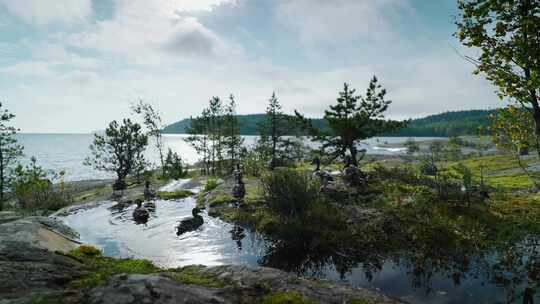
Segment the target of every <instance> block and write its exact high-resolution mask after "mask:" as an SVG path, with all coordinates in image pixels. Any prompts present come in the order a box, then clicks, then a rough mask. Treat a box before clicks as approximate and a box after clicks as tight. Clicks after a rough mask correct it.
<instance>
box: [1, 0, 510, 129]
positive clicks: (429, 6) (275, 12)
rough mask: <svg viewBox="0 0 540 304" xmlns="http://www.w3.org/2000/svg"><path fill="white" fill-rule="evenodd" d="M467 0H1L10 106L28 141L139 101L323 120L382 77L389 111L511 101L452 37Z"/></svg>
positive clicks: (90, 123) (120, 114)
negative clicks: (274, 110)
mask: <svg viewBox="0 0 540 304" xmlns="http://www.w3.org/2000/svg"><path fill="white" fill-rule="evenodd" d="M456 2H457V1H456V0H376V1H374V0H54V1H50V0H0V101H1V102H2V103H3V105H4V107H7V108H8V109H10V110H11V111H12V112H13V113H14V114H16V115H17V118H16V120H15V124H16V126H17V127H19V128H21V130H22V131H23V132H29V133H85V132H92V131H95V130H102V129H104V128H105V126H106V125H107V124H108V123H109V122H110V121H112V120H115V119H122V118H125V117H128V116H129V105H130V103H132V102H136V101H137V100H139V99H142V100H144V101H147V102H149V103H151V104H153V105H155V106H156V107H157V108H158V109H159V110H160V112H161V113H162V116H163V120H164V121H165V122H167V123H172V122H175V121H178V120H180V119H182V118H186V117H189V116H192V115H193V116H195V115H197V114H199V113H200V112H201V111H202V109H203V108H204V107H205V106H206V105H207V102H208V100H209V99H210V98H211V97H212V96H220V97H222V98H223V99H226V98H228V96H229V95H230V94H234V95H235V96H236V99H237V103H238V113H240V114H249V113H261V112H263V111H264V109H265V107H266V102H267V100H268V98H269V97H270V96H271V94H272V92H274V91H275V92H276V94H277V96H278V98H279V100H280V102H281V104H282V106H283V109H284V111H285V112H287V113H292V112H293V111H294V110H295V109H296V110H298V111H300V112H302V113H305V114H306V115H308V116H311V117H322V115H323V113H324V110H325V109H326V108H327V107H328V106H329V105H331V104H333V103H335V99H336V97H337V94H338V92H339V91H340V90H341V89H342V88H343V83H344V82H347V83H350V84H351V86H352V87H353V88H356V89H357V93H359V94H362V93H364V92H365V89H366V87H367V84H368V83H369V80H370V78H371V77H372V76H373V75H376V76H377V77H378V78H379V81H380V82H381V84H382V85H383V86H384V87H386V89H387V90H388V98H389V99H391V100H392V101H393V103H392V105H391V107H390V109H389V111H388V115H387V116H388V117H390V118H394V119H404V118H416V117H422V116H425V115H429V114H434V113H439V112H443V111H450V110H463V109H485V108H493V107H497V106H500V101H499V100H498V98H497V97H496V95H495V93H494V92H495V88H494V87H493V86H492V85H491V84H490V83H489V82H487V81H486V80H485V79H483V78H482V77H479V76H474V75H472V71H473V69H474V67H473V66H471V65H470V64H469V63H467V62H466V61H464V60H463V59H462V58H461V57H460V56H459V55H458V54H460V53H461V54H470V55H476V54H475V51H474V50H467V49H465V48H463V47H462V46H461V45H460V43H459V41H457V40H456V39H455V38H453V37H452V34H453V33H454V31H455V25H454V18H455V16H456V15H457V14H458V11H457V4H456Z"/></svg>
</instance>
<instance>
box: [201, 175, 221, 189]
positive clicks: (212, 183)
mask: <svg viewBox="0 0 540 304" xmlns="http://www.w3.org/2000/svg"><path fill="white" fill-rule="evenodd" d="M217 186H219V182H218V180H217V179H215V178H209V179H207V180H206V182H205V183H204V192H209V191H212V190H214V189H216V188H217Z"/></svg>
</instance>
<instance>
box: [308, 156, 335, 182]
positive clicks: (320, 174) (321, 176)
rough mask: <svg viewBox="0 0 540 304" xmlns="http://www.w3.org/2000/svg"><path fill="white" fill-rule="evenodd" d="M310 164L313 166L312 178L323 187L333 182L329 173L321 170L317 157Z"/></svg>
mask: <svg viewBox="0 0 540 304" xmlns="http://www.w3.org/2000/svg"><path fill="white" fill-rule="evenodd" d="M311 164H312V165H314V166H315V170H314V171H313V177H314V178H315V179H317V180H319V181H321V183H322V184H323V185H326V184H328V183H329V182H331V181H333V180H334V177H332V175H331V174H330V173H328V172H326V171H324V170H321V160H320V159H319V158H318V157H315V158H314V159H313V161H312V162H311Z"/></svg>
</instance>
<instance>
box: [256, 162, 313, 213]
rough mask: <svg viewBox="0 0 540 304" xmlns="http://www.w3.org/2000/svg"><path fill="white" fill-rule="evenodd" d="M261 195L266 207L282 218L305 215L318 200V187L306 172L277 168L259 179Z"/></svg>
mask: <svg viewBox="0 0 540 304" xmlns="http://www.w3.org/2000/svg"><path fill="white" fill-rule="evenodd" d="M261 185H262V190H263V195H264V198H265V200H266V202H267V203H268V207H269V208H270V209H271V210H272V211H274V212H276V213H278V214H280V215H283V216H299V215H302V214H304V213H305V211H306V210H307V209H308V208H309V206H310V205H311V204H313V202H315V201H316V200H317V199H318V198H319V187H320V185H319V184H318V183H316V182H314V181H312V180H311V178H310V175H309V174H307V173H306V172H300V171H296V170H293V169H287V168H278V169H276V170H274V171H273V172H269V173H267V174H266V175H264V176H263V177H262V178H261Z"/></svg>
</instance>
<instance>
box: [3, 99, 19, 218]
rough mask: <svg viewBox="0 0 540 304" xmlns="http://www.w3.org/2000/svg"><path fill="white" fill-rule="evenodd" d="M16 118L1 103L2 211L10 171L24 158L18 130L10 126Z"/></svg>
mask: <svg viewBox="0 0 540 304" xmlns="http://www.w3.org/2000/svg"><path fill="white" fill-rule="evenodd" d="M13 118H15V115H14V114H12V113H11V112H10V111H9V110H7V109H5V108H4V109H2V103H0V210H2V207H3V202H4V199H5V191H6V188H7V185H8V183H9V175H8V173H9V170H10V169H11V168H12V166H13V165H14V164H15V163H16V162H17V159H18V158H19V157H21V156H22V153H23V147H22V146H21V145H19V144H17V139H16V138H15V134H16V133H17V131H18V129H16V128H15V127H13V126H11V125H10V122H11V120H12V119H13Z"/></svg>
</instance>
